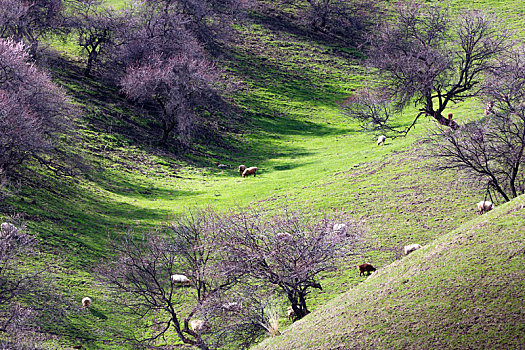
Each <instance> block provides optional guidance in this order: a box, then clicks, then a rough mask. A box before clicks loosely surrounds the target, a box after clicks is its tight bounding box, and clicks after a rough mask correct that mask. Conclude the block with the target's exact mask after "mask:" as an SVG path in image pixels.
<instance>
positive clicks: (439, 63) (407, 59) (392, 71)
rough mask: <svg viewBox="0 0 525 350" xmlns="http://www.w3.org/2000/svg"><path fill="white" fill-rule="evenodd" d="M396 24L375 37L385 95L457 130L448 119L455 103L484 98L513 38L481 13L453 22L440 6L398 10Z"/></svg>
mask: <svg viewBox="0 0 525 350" xmlns="http://www.w3.org/2000/svg"><path fill="white" fill-rule="evenodd" d="M394 6H395V8H394V13H393V15H392V19H391V20H389V21H386V22H385V23H384V25H382V26H380V27H379V28H377V30H376V31H374V33H373V34H372V35H371V36H370V38H369V42H370V50H369V57H370V64H371V65H372V66H373V67H375V68H377V69H378V73H379V75H380V77H381V79H382V81H384V84H383V86H382V90H383V92H384V93H386V94H387V96H389V97H390V98H391V99H392V100H393V101H394V102H395V105H396V107H397V108H398V109H399V110H402V109H403V108H404V107H406V106H407V105H409V104H410V103H412V102H413V103H414V105H415V106H416V107H418V108H419V111H420V113H419V114H418V115H417V117H416V118H415V119H414V122H413V124H412V125H410V126H409V129H410V128H411V127H412V126H413V125H414V124H415V122H416V121H417V119H418V118H419V117H420V116H421V115H427V116H430V117H432V118H434V119H435V120H436V121H437V122H438V123H439V124H441V125H444V126H447V127H450V128H452V129H457V128H458V127H459V125H458V124H457V123H456V121H455V120H453V119H449V118H446V117H445V116H443V111H444V110H445V108H447V106H448V105H449V104H451V103H457V102H460V101H464V100H465V99H467V98H469V97H473V96H478V95H479V94H480V92H481V89H482V82H483V76H484V74H485V73H486V72H488V71H489V70H490V69H491V68H492V67H493V66H494V59H495V58H497V57H498V56H499V55H501V54H502V53H503V52H505V51H506V50H507V49H508V48H509V47H510V40H509V38H510V35H509V34H508V33H507V32H506V31H505V30H504V29H502V28H499V27H498V25H497V24H496V21H495V20H494V19H492V18H491V17H490V16H488V15H486V14H483V13H480V12H472V11H470V12H465V13H463V14H462V15H460V16H459V17H458V18H453V17H452V16H451V15H450V14H449V13H448V11H446V10H445V9H444V8H442V7H440V6H439V5H426V4H422V3H419V2H410V3H408V4H405V3H399V4H397V5H394Z"/></svg>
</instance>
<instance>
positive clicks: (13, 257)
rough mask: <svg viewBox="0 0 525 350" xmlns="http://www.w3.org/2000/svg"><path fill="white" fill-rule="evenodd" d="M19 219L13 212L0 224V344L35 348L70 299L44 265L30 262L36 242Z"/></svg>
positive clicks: (35, 248) (62, 312) (4, 346)
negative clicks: (6, 220) (44, 329)
mask: <svg viewBox="0 0 525 350" xmlns="http://www.w3.org/2000/svg"><path fill="white" fill-rule="evenodd" d="M19 219H20V217H19V216H16V215H14V216H13V217H12V218H11V222H10V223H2V227H1V228H0V334H2V336H0V339H1V340H0V347H2V348H5V349H36V348H40V347H39V343H40V342H41V341H42V340H44V339H43V338H45V337H42V336H39V335H38V334H37V333H38V332H39V331H41V328H42V327H46V326H47V325H49V324H55V325H58V324H62V322H63V320H64V319H66V316H65V315H66V312H68V309H69V303H68V301H66V300H65V299H64V298H63V296H62V295H61V294H60V293H59V292H58V290H57V288H56V286H55V284H54V283H53V281H52V279H51V278H50V276H49V275H48V274H47V273H46V272H45V271H44V269H40V268H38V266H35V264H34V263H32V262H30V261H31V259H32V257H33V256H35V254H36V252H37V242H36V240H35V239H34V238H33V237H32V236H30V235H29V234H27V233H26V232H25V227H24V225H23V224H21V223H20V220H19ZM12 222H14V224H13V223H12ZM15 224H16V226H15Z"/></svg>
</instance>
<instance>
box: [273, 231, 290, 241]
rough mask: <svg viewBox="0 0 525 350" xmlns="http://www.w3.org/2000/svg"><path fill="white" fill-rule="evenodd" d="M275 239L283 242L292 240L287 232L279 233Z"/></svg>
mask: <svg viewBox="0 0 525 350" xmlns="http://www.w3.org/2000/svg"><path fill="white" fill-rule="evenodd" d="M275 238H277V239H279V240H283V241H289V240H291V239H292V235H291V234H289V233H288V232H279V233H277V234H276V235H275Z"/></svg>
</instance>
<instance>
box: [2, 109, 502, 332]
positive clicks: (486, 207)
mask: <svg viewBox="0 0 525 350" xmlns="http://www.w3.org/2000/svg"><path fill="white" fill-rule="evenodd" d="M492 106H493V105H490V103H489V105H487V109H486V110H485V114H486V115H487V114H488V113H490V110H491V109H492ZM385 141H386V136H385V135H381V136H379V137H378V138H377V145H378V146H380V145H381V146H384V145H385ZM217 166H218V167H219V168H221V169H223V168H227V167H228V166H227V165H224V164H217ZM238 170H239V174H240V175H241V176H242V177H247V176H250V175H253V176H254V177H255V176H256V174H257V167H249V168H248V167H246V166H245V165H240V166H239V168H238ZM493 208H494V205H493V204H492V202H490V201H486V200H483V201H481V202H479V203H477V209H478V211H479V213H480V214H483V213H485V212H488V211H490V210H492V209H493ZM346 230H347V226H346V224H334V225H333V227H332V231H333V232H334V233H336V234H344V233H346ZM17 232H18V229H17V228H16V227H15V226H14V225H13V224H10V223H7V222H4V223H2V224H1V229H0V239H2V238H6V237H8V236H9V235H13V234H16V233H17ZM279 235H281V236H282V237H278V238H283V239H284V238H291V237H289V236H290V234H289V233H278V234H277V236H279ZM285 235H286V236H285ZM418 249H421V245H420V244H410V245H407V246H405V247H404V253H405V255H408V254H410V253H412V252H414V251H416V250H418ZM357 268H358V270H359V276H365V274H366V275H367V276H369V275H370V274H371V273H372V272H374V271H376V268H375V267H374V266H372V265H371V264H368V263H364V264H361V265H358V266H357ZM171 281H172V283H173V284H174V285H179V286H191V284H192V283H191V281H190V279H189V278H188V277H186V276H185V275H180V274H175V275H172V276H171ZM92 303H93V302H92V300H91V298H89V297H84V298H83V299H82V308H83V309H84V310H85V311H86V312H88V311H89V309H90V308H91V305H92ZM222 307H223V309H224V310H225V311H237V310H238V309H239V307H240V304H239V303H236V302H233V303H226V304H223V305H222ZM287 314H288V319H292V318H294V317H295V312H294V310H293V308H292V307H291V306H289V307H288V310H287ZM190 327H191V329H192V330H193V331H194V332H199V333H204V332H206V331H208V330H209V329H210V325H209V323H207V322H206V321H204V320H199V319H195V320H191V321H190Z"/></svg>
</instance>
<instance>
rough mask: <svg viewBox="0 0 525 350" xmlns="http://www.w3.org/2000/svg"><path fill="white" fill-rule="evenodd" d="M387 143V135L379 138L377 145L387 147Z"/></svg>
mask: <svg viewBox="0 0 525 350" xmlns="http://www.w3.org/2000/svg"><path fill="white" fill-rule="evenodd" d="M385 141H386V136H385V135H381V136H379V137H378V138H377V145H378V146H379V145H382V146H384V145H385Z"/></svg>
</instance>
